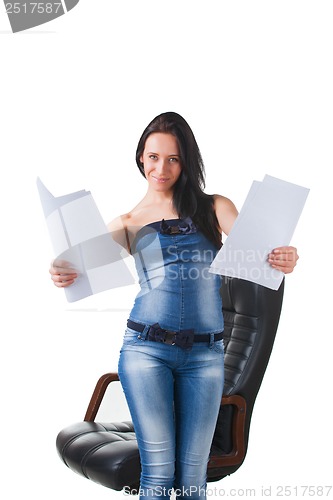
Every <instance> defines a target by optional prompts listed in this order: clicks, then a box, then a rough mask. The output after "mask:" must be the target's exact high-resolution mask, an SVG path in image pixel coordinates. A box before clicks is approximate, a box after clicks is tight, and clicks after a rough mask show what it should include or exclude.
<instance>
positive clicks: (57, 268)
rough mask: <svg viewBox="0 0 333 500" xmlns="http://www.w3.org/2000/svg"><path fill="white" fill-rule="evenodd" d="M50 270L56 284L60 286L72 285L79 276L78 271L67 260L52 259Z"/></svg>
mask: <svg viewBox="0 0 333 500" xmlns="http://www.w3.org/2000/svg"><path fill="white" fill-rule="evenodd" d="M49 272H50V274H51V279H52V281H53V283H54V285H55V286H57V287H58V288H64V287H66V286H69V285H72V284H73V283H74V281H75V279H76V278H77V277H78V273H77V271H76V270H75V269H72V268H71V267H70V263H69V262H66V261H65V260H57V259H55V260H54V261H52V263H51V267H50V269H49Z"/></svg>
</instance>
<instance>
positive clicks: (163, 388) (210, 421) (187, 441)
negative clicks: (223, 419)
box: [118, 328, 224, 500]
mask: <svg viewBox="0 0 333 500" xmlns="http://www.w3.org/2000/svg"><path fill="white" fill-rule="evenodd" d="M145 333H146V331H144V332H143V334H141V337H143V338H144V336H145ZM138 335H139V334H138V333H137V332H135V331H134V330H131V329H129V328H127V329H126V332H125V337H124V342H123V346H122V349H121V353H120V359H119V370H118V371H119V377H120V381H121V383H122V387H123V390H124V393H125V396H126V399H127V403H128V406H129V409H130V413H131V417H132V420H133V424H134V428H135V432H136V436H137V440H138V446H139V451H140V459H141V467H142V472H141V484H140V498H142V500H143V499H145V500H147V498H148V499H149V500H157V499H158V500H161V499H162V500H163V499H169V498H170V494H171V491H172V488H174V491H175V493H176V495H177V496H178V497H179V498H180V499H188V500H197V499H200V500H202V499H204V498H206V474H207V462H208V458H209V452H210V447H211V442H212V438H213V434H214V430H215V425H216V420H217V415H218V411H219V407H220V403H221V397H222V391H223V376H224V367H223V358H224V357H223V341H222V340H219V341H216V342H214V341H211V342H210V343H195V344H194V345H193V347H192V349H191V350H185V349H182V348H180V347H178V346H176V345H167V344H162V343H159V342H152V341H149V340H143V339H142V338H141V339H140V338H138Z"/></svg>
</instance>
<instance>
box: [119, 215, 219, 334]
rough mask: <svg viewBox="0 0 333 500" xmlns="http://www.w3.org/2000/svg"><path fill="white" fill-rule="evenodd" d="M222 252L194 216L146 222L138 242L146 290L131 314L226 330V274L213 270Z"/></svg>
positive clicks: (135, 249) (169, 324) (167, 324)
mask: <svg viewBox="0 0 333 500" xmlns="http://www.w3.org/2000/svg"><path fill="white" fill-rule="evenodd" d="M217 251H218V249H217V248H216V246H215V245H214V244H213V243H212V242H211V241H210V240H209V239H208V238H206V236H204V234H203V233H202V232H201V231H200V230H199V229H197V228H196V226H195V225H194V224H193V222H192V220H191V219H190V218H186V219H170V220H167V221H166V220H162V221H160V222H154V223H151V224H147V225H146V226H143V227H142V228H141V229H140V230H139V232H138V233H137V235H136V238H135V241H134V243H133V246H132V253H133V256H134V259H135V265H136V269H137V273H138V276H139V284H140V292H139V293H138V295H137V297H136V299H135V302H134V306H133V308H132V311H131V313H130V316H129V319H131V320H132V321H135V322H137V323H142V324H154V323H159V325H160V326H161V327H162V328H165V329H167V330H172V331H180V330H186V329H191V328H193V329H194V332H195V333H198V334H201V333H218V332H221V331H223V314H222V300H221V295H220V287H221V277H220V276H219V275H216V274H213V273H210V272H209V266H210V264H211V263H212V261H213V259H214V257H215V255H216V253H217Z"/></svg>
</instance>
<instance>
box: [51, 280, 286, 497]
mask: <svg viewBox="0 0 333 500" xmlns="http://www.w3.org/2000/svg"><path fill="white" fill-rule="evenodd" d="M283 290H284V282H283V283H282V284H281V286H280V288H279V290H277V291H273V290H270V289H268V288H265V287H262V286H260V285H257V284H254V283H251V282H249V281H244V280H240V279H236V278H223V284H222V288H221V293H222V299H223V312H224V318H225V332H224V343H225V386H224V392H223V398H222V402H221V409H220V413H219V416H218V421H217V425H216V430H215V435H214V439H213V443H212V447H211V454H210V460H209V463H208V468H207V480H208V481H218V480H220V479H222V478H223V477H225V476H227V475H230V474H232V473H234V472H235V471H236V470H237V469H238V468H239V467H240V466H241V464H242V463H243V461H244V458H245V455H246V451H247V446H248V437H249V429H250V422H251V416H252V410H253V405H254V402H255V399H256V396H257V393H258V391H259V388H260V385H261V382H262V379H263V376H264V373H265V370H266V367H267V363H268V361H269V357H270V354H271V351H272V347H273V343H274V339H275V335H276V330H277V327H278V322H279V317H280V312H281V306H282V299H283ZM117 380H118V375H117V373H108V374H105V375H103V376H102V377H101V378H100V379H99V380H98V382H97V385H96V388H95V390H94V393H93V395H92V397H91V400H90V403H89V406H88V409H87V412H86V415H85V418H84V421H83V422H80V423H77V424H74V425H71V426H69V427H67V428H65V429H63V430H62V431H61V432H60V433H59V434H58V437H57V443H56V445H57V450H58V453H59V455H60V457H61V459H62V460H63V461H64V463H65V464H66V465H67V466H68V467H69V468H70V469H72V470H73V471H75V472H77V473H78V474H80V475H82V476H84V477H87V478H88V479H91V480H92V481H95V482H97V483H99V484H102V485H104V486H106V487H108V488H112V489H114V490H121V489H123V488H124V487H126V490H127V491H131V492H132V493H135V490H136V488H138V486H139V479H140V457H139V452H138V447H137V442H136V439H135V432H134V429H133V425H132V422H129V421H128V422H119V423H97V422H95V421H94V420H95V417H96V415H97V411H98V409H99V406H100V404H101V401H102V399H103V396H104V394H105V391H106V388H107V387H108V385H109V384H110V383H111V382H114V381H117ZM193 438H194V439H195V436H194V437H193Z"/></svg>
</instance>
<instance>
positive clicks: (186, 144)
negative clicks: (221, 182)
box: [136, 112, 222, 248]
mask: <svg viewBox="0 0 333 500" xmlns="http://www.w3.org/2000/svg"><path fill="white" fill-rule="evenodd" d="M156 132H161V133H166V134H172V135H173V136H174V137H175V138H176V139H177V142H178V147H179V155H180V161H181V166H182V171H181V174H180V176H179V179H178V180H177V182H176V184H175V186H174V191H173V206H174V208H175V210H176V212H177V214H178V217H180V218H185V217H191V218H192V220H193V222H194V223H195V224H196V225H197V226H198V227H199V228H200V230H201V231H202V232H203V233H204V234H205V235H206V236H207V237H208V238H209V239H210V240H211V241H213V243H214V244H215V245H216V246H217V247H218V248H220V247H221V245H222V243H221V234H220V232H219V230H218V221H217V218H216V215H215V211H214V199H213V196H212V195H208V194H206V193H204V191H203V189H204V187H205V167H204V163H203V161H202V157H201V153H200V150H199V147H198V144H197V141H196V140H195V137H194V134H193V132H192V129H191V127H190V126H189V124H188V123H187V122H186V120H184V118H183V117H182V116H180V115H179V114H178V113H174V112H167V113H162V114H160V115H158V116H156V117H155V118H154V119H153V120H152V121H151V122H150V123H149V125H148V126H147V127H146V129H145V130H144V131H143V134H142V136H141V138H140V140H139V143H138V147H137V150H136V163H137V165H138V167H139V170H140V172H141V174H142V175H143V176H145V173H144V167H143V163H142V162H141V161H140V158H141V156H142V154H143V151H144V148H145V143H146V140H147V138H148V136H149V135H150V134H153V133H156Z"/></svg>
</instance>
